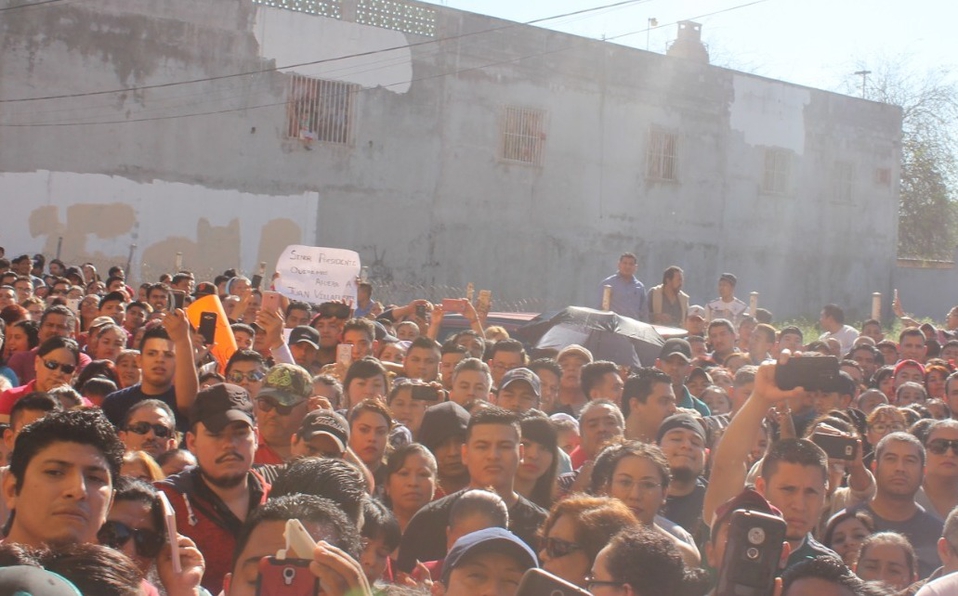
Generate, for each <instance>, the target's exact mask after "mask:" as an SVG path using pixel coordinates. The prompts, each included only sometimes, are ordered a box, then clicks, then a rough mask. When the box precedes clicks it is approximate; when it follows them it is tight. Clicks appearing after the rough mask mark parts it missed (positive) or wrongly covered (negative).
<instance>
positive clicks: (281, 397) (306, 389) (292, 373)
mask: <svg viewBox="0 0 958 596" xmlns="http://www.w3.org/2000/svg"><path fill="white" fill-rule="evenodd" d="M312 394H313V377H312V376H311V375H310V374H309V371H307V370H306V369H305V368H303V367H302V366H297V365H295V364H285V363H282V364H277V365H275V366H273V367H272V368H271V369H269V370H268V371H266V378H265V379H263V387H262V389H260V390H259V394H258V395H257V397H273V398H276V400H277V401H278V402H279V403H280V405H283V406H292V405H295V404H298V403H300V402H302V401H303V400H304V399H306V398H308V397H309V396H310V395H312Z"/></svg>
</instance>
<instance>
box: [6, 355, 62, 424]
mask: <svg viewBox="0 0 958 596" xmlns="http://www.w3.org/2000/svg"><path fill="white" fill-rule="evenodd" d="M79 360H80V348H79V346H77V342H75V341H74V340H72V339H70V338H68V337H59V336H57V337H51V338H49V339H48V340H46V341H45V342H43V343H42V344H40V348H39V349H38V350H37V356H36V358H35V359H34V365H35V367H36V370H37V378H36V379H34V380H32V381H30V382H29V383H27V384H26V385H21V386H20V387H14V388H13V389H8V390H7V391H4V392H3V393H0V421H6V420H8V419H9V417H10V408H12V407H13V404H15V403H17V400H19V399H20V398H21V397H23V396H24V395H26V394H28V393H32V392H34V391H44V392H46V391H50V390H51V389H53V388H54V387H59V386H61V385H66V386H69V385H70V384H71V382H72V381H73V375H74V374H75V373H76V369H77V362H79Z"/></svg>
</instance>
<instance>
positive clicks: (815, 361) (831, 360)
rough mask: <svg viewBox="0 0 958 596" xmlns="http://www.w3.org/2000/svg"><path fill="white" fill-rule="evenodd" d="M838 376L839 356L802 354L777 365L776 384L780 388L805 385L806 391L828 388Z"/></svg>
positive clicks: (785, 388)
mask: <svg viewBox="0 0 958 596" xmlns="http://www.w3.org/2000/svg"><path fill="white" fill-rule="evenodd" d="M836 378H838V358H835V357H834V356H802V357H800V358H790V359H789V361H788V362H786V363H785V364H779V365H777V366H776V367H775V384H776V385H777V386H778V388H779V389H784V390H786V391H787V390H789V389H794V388H796V387H804V388H805V390H806V391H820V390H823V389H826V388H827V387H829V386H830V385H832V384H833V383H834V380H835V379H836Z"/></svg>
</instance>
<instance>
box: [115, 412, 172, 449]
mask: <svg viewBox="0 0 958 596" xmlns="http://www.w3.org/2000/svg"><path fill="white" fill-rule="evenodd" d="M118 435H119V437H120V440H121V441H123V445H124V446H126V450H127V451H145V452H147V453H149V454H150V455H151V456H152V457H153V459H156V458H158V457H159V456H160V454H162V453H166V452H167V451H169V450H170V449H173V448H174V447H176V417H175V416H174V415H173V410H171V409H170V406H168V405H166V404H165V403H164V402H162V401H160V400H158V399H148V400H146V401H141V402H140V403H138V404H136V405H134V406H133V407H131V408H130V409H129V410H128V411H127V413H126V420H125V421H124V423H123V427H122V428H121V429H120V431H119V433H118Z"/></svg>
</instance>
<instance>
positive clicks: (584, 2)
mask: <svg viewBox="0 0 958 596" xmlns="http://www.w3.org/2000/svg"><path fill="white" fill-rule="evenodd" d="M615 2H616V0H433V3H434V4H440V5H443V6H448V7H450V8H456V9H460V10H466V11H469V12H475V13H479V14H485V15H490V16H495V17H499V18H503V19H508V20H512V21H518V22H528V21H531V20H533V19H540V18H543V17H550V16H555V15H560V14H565V13H569V12H573V11H577V10H583V9H587V8H593V7H599V6H606V5H609V4H613V3H615ZM713 13H718V14H713ZM703 15H711V16H703ZM956 17H958V3H952V2H946V1H944V0H910V1H908V2H902V1H901V0H757V1H756V0H638V1H636V2H634V3H631V4H628V5H626V6H622V7H616V8H609V9H605V10H600V11H595V12H590V13H586V14H583V15H577V16H573V17H566V18H562V19H556V20H552V21H547V22H545V23H541V24H538V25H537V26H540V27H546V28H549V29H555V30H558V31H564V32H568V33H573V34H576V35H581V36H585V37H591V38H595V39H602V38H603V36H605V38H606V39H608V38H611V37H615V36H620V35H622V34H625V33H630V32H637V33H635V34H634V35H629V36H625V37H620V38H618V39H616V40H614V41H611V42H610V43H619V44H623V45H629V46H634V47H638V48H641V49H645V48H646V42H647V33H646V29H648V19H650V18H655V19H656V20H657V21H658V27H656V28H653V29H652V30H651V31H649V32H648V44H649V50H650V51H654V52H659V53H664V52H665V48H666V44H667V43H668V42H670V41H672V40H674V39H675V35H676V30H677V25H676V23H677V22H678V21H679V20H686V19H687V20H694V21H697V22H699V23H701V24H702V40H703V41H704V42H705V44H706V46H707V47H708V49H709V53H710V56H711V62H712V64H716V65H719V66H725V67H728V68H734V69H736V70H742V71H746V72H751V73H754V74H758V75H762V76H766V77H770V78H774V79H780V80H784V81H788V82H792V83H797V84H800V85H807V86H810V87H816V88H819V89H827V90H832V91H841V90H854V89H853V88H851V87H849V86H850V85H855V86H858V85H860V84H861V77H856V76H854V75H853V74H852V73H854V72H855V71H859V70H863V69H865V70H875V69H877V68H878V67H879V66H880V65H881V64H882V63H886V64H887V63H889V62H895V61H902V62H904V63H905V64H906V65H907V66H908V69H909V70H911V71H915V72H925V71H930V70H940V69H943V68H944V69H949V70H951V69H953V67H954V65H955V63H956V61H958V35H955V31H954V27H955V26H956V25H958V23H956Z"/></svg>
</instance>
